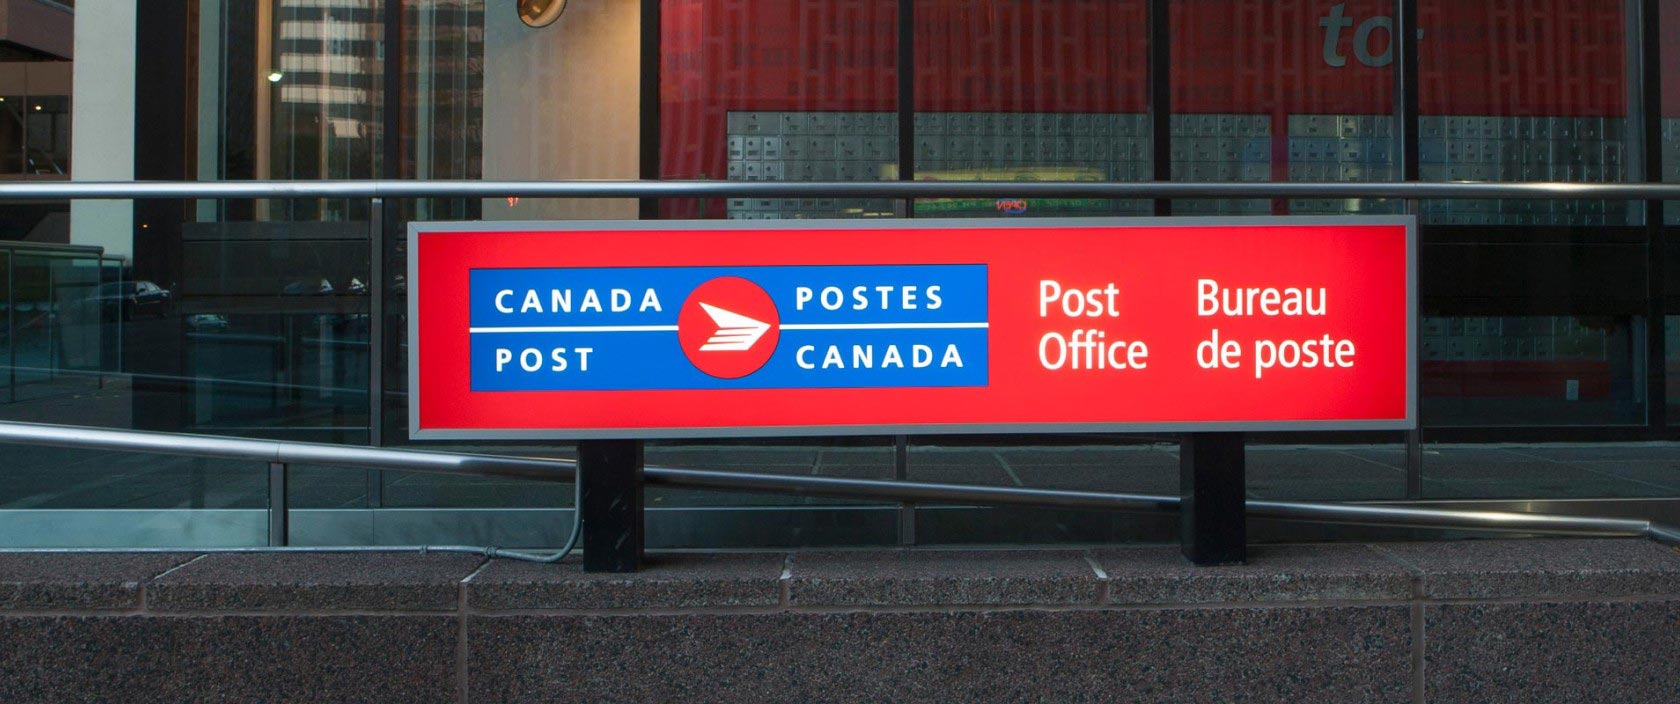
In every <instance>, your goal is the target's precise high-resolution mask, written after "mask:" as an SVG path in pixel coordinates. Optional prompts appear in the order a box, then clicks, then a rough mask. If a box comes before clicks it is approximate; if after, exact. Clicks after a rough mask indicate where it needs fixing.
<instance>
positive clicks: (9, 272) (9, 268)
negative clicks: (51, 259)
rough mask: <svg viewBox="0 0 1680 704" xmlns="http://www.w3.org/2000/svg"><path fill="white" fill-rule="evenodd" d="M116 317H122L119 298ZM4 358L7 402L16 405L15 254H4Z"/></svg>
mask: <svg viewBox="0 0 1680 704" xmlns="http://www.w3.org/2000/svg"><path fill="white" fill-rule="evenodd" d="M119 285H120V284H119ZM119 290H120V289H119ZM117 316H118V317H119V318H120V317H121V316H122V299H121V298H120V297H119V298H118V300H117ZM6 358H7V359H6V375H7V382H6V390H7V392H8V394H7V395H8V396H9V397H10V398H8V399H7V402H8V403H17V252H7V253H6Z"/></svg>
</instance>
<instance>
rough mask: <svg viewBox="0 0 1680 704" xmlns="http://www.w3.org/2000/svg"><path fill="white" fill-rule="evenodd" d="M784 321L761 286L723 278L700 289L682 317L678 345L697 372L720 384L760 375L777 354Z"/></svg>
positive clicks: (714, 280)
mask: <svg viewBox="0 0 1680 704" xmlns="http://www.w3.org/2000/svg"><path fill="white" fill-rule="evenodd" d="M781 323H782V316H781V314H780V313H778V312H776V303H775V301H772V300H770V294H769V293H766V292H765V290H764V289H763V288H762V287H760V286H759V285H758V284H755V283H753V282H751V281H748V280H746V279H743V278H741V277H738V276H720V277H718V278H715V279H712V280H711V281H707V282H706V283H703V284H700V286H699V287H697V288H695V289H694V293H691V294H689V295H688V300H686V301H683V305H682V310H681V311H680V312H678V313H677V343H678V344H680V345H682V351H683V354H685V355H687V356H688V361H689V362H690V363H692V364H693V365H694V368H696V369H699V370H700V371H702V372H705V373H706V374H708V375H710V376H714V377H717V378H719V379H739V378H741V377H744V376H746V375H748V374H751V373H753V372H756V371H758V370H759V369H760V368H761V367H763V366H764V364H765V363H766V362H769V361H770V356H771V355H772V354H775V352H776V341H777V340H778V339H779V338H780V337H781Z"/></svg>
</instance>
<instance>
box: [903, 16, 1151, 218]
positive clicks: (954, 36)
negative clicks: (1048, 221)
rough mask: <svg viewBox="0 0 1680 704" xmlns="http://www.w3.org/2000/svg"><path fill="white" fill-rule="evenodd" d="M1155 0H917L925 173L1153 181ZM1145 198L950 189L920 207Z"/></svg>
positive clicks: (941, 212) (1052, 207) (1097, 203)
mask: <svg viewBox="0 0 1680 704" xmlns="http://www.w3.org/2000/svg"><path fill="white" fill-rule="evenodd" d="M1147 27H1148V3H1146V2H1143V1H1142V0H1135V1H1134V0H1115V1H1113V2H1088V1H1087V2H1063V1H1060V0H1014V1H1011V2H998V3H990V4H988V5H986V6H985V7H984V8H983V9H977V8H976V7H975V6H974V4H973V3H967V2H953V1H940V2H919V3H917V4H916V8H915V27H914V29H913V32H914V36H915V46H916V56H915V65H916V76H915V100H916V104H915V125H914V128H915V135H916V144H915V151H914V159H915V178H916V180H918V181H938V180H947V181H1148V180H1150V179H1151V178H1153V173H1152V172H1153V167H1152V163H1153V161H1152V154H1153V152H1152V150H1151V148H1150V144H1151V139H1150V119H1149V93H1148V75H1149V73H1148V60H1149V52H1148V36H1149V35H1148V31H1147ZM1149 212H1150V203H1149V201H1145V200H1123V201H1106V200H1080V199H1066V198H1039V199H1032V198H1012V197H1007V196H1006V197H1004V198H982V199H973V198H942V199H930V200H922V201H919V202H917V203H916V214H917V215H918V216H920V217H975V216H982V217H997V216H1004V217H1017V216H1026V217H1033V216H1092V215H1138V214H1148V213H1149Z"/></svg>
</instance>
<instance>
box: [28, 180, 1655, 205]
mask: <svg viewBox="0 0 1680 704" xmlns="http://www.w3.org/2000/svg"><path fill="white" fill-rule="evenodd" d="M508 196H518V197H526V198H964V197H968V198H989V197H1003V196H1007V197H1033V198H1113V199H1128V198H1377V199H1381V198H1390V199H1412V198H1525V199H1576V198H1596V199H1626V200H1671V199H1672V200H1680V184H1674V183H1570V182H1553V181H1535V182H1509V183H1504V182H1489V181H1444V182H1442V181H1432V182H1422V181H1391V182H1368V183H1340V182H1316V183H1309V182H1289V181H1285V182H1222V183H1205V182H1204V183H1189V182H1178V181H1170V182H1169V181H1138V182H1125V181H633V180H625V181H407V180H385V181H376V180H367V181H355V180H351V181H120V182H118V181H111V182H100V181H71V182H63V181H59V182H22V183H7V184H0V200H41V199H71V200H78V199H107V200H109V199H131V198H205V199H251V198H449V197H475V198H500V197H508Z"/></svg>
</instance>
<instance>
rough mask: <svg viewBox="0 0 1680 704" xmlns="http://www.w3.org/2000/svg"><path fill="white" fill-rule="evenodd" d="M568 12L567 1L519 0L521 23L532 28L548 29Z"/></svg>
mask: <svg viewBox="0 0 1680 704" xmlns="http://www.w3.org/2000/svg"><path fill="white" fill-rule="evenodd" d="M565 11H566V0H519V21H520V22H524V23H525V24H526V25H527V26H530V27H547V26H549V25H551V24H554V21H555V20H557V19H560V13H562V12H565Z"/></svg>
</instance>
